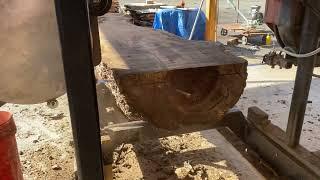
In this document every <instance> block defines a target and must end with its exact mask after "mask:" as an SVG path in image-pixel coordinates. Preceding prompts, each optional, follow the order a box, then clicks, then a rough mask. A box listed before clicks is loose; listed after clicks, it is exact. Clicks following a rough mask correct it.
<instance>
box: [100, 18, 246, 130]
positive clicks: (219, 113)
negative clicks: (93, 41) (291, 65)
mask: <svg viewBox="0 0 320 180" xmlns="http://www.w3.org/2000/svg"><path fill="white" fill-rule="evenodd" d="M100 34H101V35H100V39H101V49H102V61H103V62H104V63H106V64H107V66H108V67H109V68H110V69H111V70H112V72H113V75H114V78H115V80H116V83H117V85H118V87H119V89H120V92H121V93H122V94H123V95H124V96H125V97H126V100H127V102H128V104H129V106H131V107H133V108H134V109H135V110H136V111H137V112H139V113H141V114H142V115H143V116H144V117H145V119H146V120H148V121H150V122H152V123H154V124H155V125H156V126H158V127H162V128H170V129H174V128H177V127H178V126H179V124H180V123H182V124H185V123H201V122H212V123H217V122H219V121H220V120H221V119H222V118H223V116H224V114H225V113H226V112H227V111H228V109H229V108H231V107H233V106H234V105H235V103H236V102H237V101H238V100H239V98H240V95H241V94H242V92H243V89H244V87H245V84H246V77H247V73H246V67H247V61H245V60H243V59H241V58H238V57H235V56H233V55H231V54H229V53H227V52H225V50H224V49H223V47H221V46H219V45H217V44H215V43H213V42H205V41H187V40H183V39H181V38H179V37H177V36H175V35H172V34H169V33H166V32H163V31H155V30H153V29H151V28H145V27H138V26H135V25H132V24H130V22H129V21H128V19H127V18H125V17H123V16H121V15H106V16H105V21H104V22H102V23H101V24H100Z"/></svg>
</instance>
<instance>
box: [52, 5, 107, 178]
mask: <svg viewBox="0 0 320 180" xmlns="http://www.w3.org/2000/svg"><path fill="white" fill-rule="evenodd" d="M55 5H56V13H57V20H58V25H59V33H60V42H61V49H62V56H63V65H64V73H65V81H66V87H67V94H68V101H69V109H70V116H71V123H72V131H73V138H74V144H75V155H76V161H77V172H78V179H80V180H92V179H94V180H99V179H101V180H102V179H103V166H102V158H101V157H102V155H101V144H100V127H99V117H98V107H97V96H96V88H95V78H94V72H93V64H92V52H91V49H92V45H91V37H90V23H89V17H88V4H87V1H86V0H78V1H73V0H55Z"/></svg>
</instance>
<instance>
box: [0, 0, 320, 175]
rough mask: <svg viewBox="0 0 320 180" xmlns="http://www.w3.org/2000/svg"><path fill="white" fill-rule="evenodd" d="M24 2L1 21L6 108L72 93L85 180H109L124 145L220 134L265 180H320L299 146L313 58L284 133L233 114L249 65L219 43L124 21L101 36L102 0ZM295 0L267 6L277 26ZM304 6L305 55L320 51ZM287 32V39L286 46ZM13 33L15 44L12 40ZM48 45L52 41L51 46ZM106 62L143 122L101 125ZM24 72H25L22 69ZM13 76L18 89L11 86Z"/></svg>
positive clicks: (306, 61) (300, 76) (311, 9)
mask: <svg viewBox="0 0 320 180" xmlns="http://www.w3.org/2000/svg"><path fill="white" fill-rule="evenodd" d="M18 2H19V0H16V3H12V4H9V5H10V6H8V7H9V8H10V9H15V8H17V9H16V11H5V10H3V11H0V15H1V16H0V19H2V18H5V17H6V18H7V19H6V21H8V22H9V23H8V24H6V25H5V26H0V27H1V28H0V30H1V32H4V33H2V34H1V35H0V40H1V41H0V43H1V45H2V46H1V47H5V48H6V49H5V51H3V52H5V53H1V54H0V57H1V58H2V59H10V63H7V64H5V65H4V66H1V67H0V68H6V70H4V69H3V70H2V69H1V72H4V71H5V72H6V74H5V75H3V76H0V83H1V84H5V86H4V87H1V89H0V94H1V96H0V101H3V102H11V103H22V104H26V103H40V102H45V101H49V102H52V99H54V98H56V97H58V96H60V95H61V94H63V93H64V92H65V90H66V91H67V94H68V101H69V108H70V114H71V121H72V129H73V136H74V142H75V152H76V161H77V175H78V178H79V179H90V180H91V179H103V178H104V177H105V176H108V174H104V171H103V167H104V164H108V163H110V161H111V159H112V155H111V154H112V150H113V148H114V147H115V146H116V145H119V144H121V143H125V142H133V141H143V140H145V139H154V138H159V137H166V136H169V135H177V134H182V133H187V132H194V131H201V130H206V129H213V128H216V129H218V131H219V133H220V134H222V135H223V136H224V137H225V138H226V139H227V140H228V141H229V142H230V143H231V144H232V145H233V147H234V148H236V149H237V150H238V151H239V152H240V153H241V154H242V156H243V157H245V158H246V159H247V161H248V162H250V163H252V166H254V167H255V168H256V169H258V170H259V171H260V170H261V174H262V175H265V174H268V172H269V171H271V172H272V173H269V174H272V176H273V177H276V178H277V177H285V178H291V179H320V163H319V162H320V161H319V160H318V159H319V158H318V157H317V156H316V155H315V154H313V153H311V152H309V151H307V150H306V149H305V148H303V147H302V146H300V145H299V139H300V134H301V129H302V123H303V120H304V113H305V108H306V104H307V99H308V92H309V89H310V83H311V78H312V72H313V66H314V60H315V56H310V57H299V58H298V59H297V62H298V63H297V65H298V73H297V78H296V85H295V89H294V92H293V99H292V105H291V111H290V116H289V120H288V128H287V130H286V132H284V131H283V130H281V129H280V128H278V127H276V126H274V125H273V124H272V123H271V122H270V120H269V118H268V114H266V113H265V112H263V111H262V110H260V109H259V108H258V107H251V108H249V110H248V116H247V117H245V116H244V115H243V114H242V112H241V111H239V110H237V109H234V108H233V106H234V105H235V103H236V102H237V101H238V100H239V98H240V96H241V94H242V92H243V89H244V87H245V81H246V76H247V73H246V66H247V62H246V61H245V60H243V59H241V58H238V57H235V56H233V55H230V54H229V53H227V52H225V50H224V49H223V47H221V46H219V45H218V44H216V43H214V42H196V41H186V40H181V39H179V38H177V37H175V36H173V35H171V34H168V33H165V32H160V31H154V30H152V29H148V28H143V27H137V26H134V25H132V24H130V23H129V22H128V21H127V20H126V18H125V17H122V16H121V15H109V14H107V15H105V16H103V22H101V23H100V24H99V27H100V32H99V31H98V30H97V27H98V21H97V17H96V16H97V15H99V16H100V15H101V14H103V13H104V12H105V11H106V9H108V8H107V7H109V5H110V4H109V3H110V1H109V3H108V2H107V1H101V2H100V3H101V4H100V5H101V7H99V2H96V1H94V2H95V3H97V4H96V5H94V6H92V4H90V3H93V2H90V3H89V4H90V5H89V7H90V8H88V1H87V0H79V1H77V2H76V3H75V2H73V1H71V0H70V1H67V0H55V1H49V0H47V1H40V0H33V3H30V4H37V5H38V6H32V7H31V6H17V4H19V3H18ZM53 2H54V3H53ZM292 2H295V3H297V1H290V2H289V1H287V0H283V1H278V0H274V1H271V0H270V1H268V3H270V4H269V7H270V6H274V7H275V9H278V11H276V12H274V13H276V15H275V16H273V17H274V19H276V18H280V19H281V18H286V17H287V16H278V15H279V14H278V13H279V12H281V13H283V14H290V15H292V13H294V12H295V11H294V9H295V8H294V7H296V6H294V5H296V4H294V5H292ZM272 3H273V4H272ZM277 3H278V4H277ZM15 5H16V6H15ZM290 5H292V6H290ZM299 5H301V6H299V8H304V10H303V11H302V14H303V16H302V17H301V20H300V21H298V23H295V24H299V25H300V28H301V34H300V36H299V37H300V39H299V41H298V42H299V43H298V44H299V45H298V46H296V47H298V48H297V49H296V50H292V51H295V53H298V52H299V53H305V52H309V51H313V50H314V49H316V48H317V47H318V38H319V32H320V31H319V28H320V26H319V22H320V21H319V16H318V12H319V10H320V3H319V2H318V1H316V0H305V1H299ZM3 7H4V9H6V8H8V7H5V6H3ZM3 7H0V10H2V9H1V8H3ZM34 7H37V8H34ZM216 7H217V1H216V0H209V3H208V7H207V10H208V12H209V13H207V14H208V16H209V18H208V21H209V22H208V23H207V27H208V28H207V31H209V32H207V36H206V37H207V38H208V39H212V40H214V39H215V35H214V34H215V33H216V27H215V26H214V24H215V23H214V22H213V21H215V20H212V18H214V17H216V11H215V10H216ZM280 7H281V8H280ZM288 9H289V10H292V11H286V10H288ZM21 11H23V12H28V13H30V14H31V16H30V17H29V16H26V17H21V18H22V20H21V21H19V22H17V21H10V18H12V19H14V18H16V16H15V15H14V13H16V14H18V13H20V12H21ZM96 11H97V12H96ZM32 17H36V18H32ZM37 17H41V18H44V17H45V18H47V19H48V21H43V19H41V20H39V19H37ZM311 17H318V18H317V19H312V18H311ZM8 18H9V20H8ZM12 19H11V20H12ZM214 19H215V18H214ZM3 21H4V20H3ZM33 27H37V28H36V29H34V28H33ZM279 27H281V26H280V25H279ZM295 27H296V26H295ZM48 29H49V30H50V31H48ZM278 29H281V28H278ZM283 29H285V28H283ZM283 29H281V31H280V36H281V39H282V41H284V40H283V39H284V38H286V35H285V31H282V30H283ZM287 30H290V28H289V29H287ZM11 33H15V37H16V38H17V40H16V39H15V38H8V37H10V35H12V34H11ZM99 33H100V38H98V37H99ZM35 36H36V37H38V38H39V41H34V40H30V42H34V43H32V44H30V43H29V44H28V46H26V45H25V44H23V43H22V42H24V41H23V40H25V39H23V37H26V38H27V37H30V38H31V37H35ZM44 39H45V41H44ZM19 40H20V41H19ZM49 40H51V41H52V42H54V43H51V44H50V43H48V42H47V41H49ZM99 41H101V42H99ZM99 43H101V51H100V48H99ZM285 46H286V45H284V48H285ZM13 47H15V49H14V48H13ZM35 47H37V48H35ZM13 49H14V51H13ZM298 49H299V50H298ZM17 50H18V51H17ZM22 50H23V51H22ZM100 54H101V57H102V62H104V63H105V64H106V65H107V66H108V68H110V70H111V71H112V73H113V74H114V78H115V82H116V84H117V86H118V87H119V89H120V92H121V93H122V94H123V95H124V96H126V100H127V103H128V105H129V106H131V107H132V108H133V109H134V110H135V111H137V112H138V113H141V114H142V116H143V117H144V119H143V121H132V122H126V123H121V124H113V125H108V126H105V127H100V126H99V115H98V107H97V106H98V105H97V96H96V84H95V82H96V80H95V76H94V67H93V65H97V64H98V63H99V60H100ZM47 57H50V58H47ZM14 62H16V64H14ZM17 64H18V65H19V66H20V65H21V66H20V67H22V68H23V71H18V70H17V66H16V65H17ZM23 65H24V66H23ZM52 68H54V69H52ZM35 69H37V70H39V71H35ZM8 70H9V71H8ZM20 72H21V73H20ZM63 72H64V75H65V76H63ZM12 77H15V78H16V79H19V81H18V80H17V81H15V82H14V83H12V81H11V79H12ZM17 77H19V78H17ZM65 85H66V87H65ZM25 87H28V88H25ZM49 104H50V103H49ZM259 162H264V163H259ZM265 171H268V172H267V173H265ZM105 173H109V171H105Z"/></svg>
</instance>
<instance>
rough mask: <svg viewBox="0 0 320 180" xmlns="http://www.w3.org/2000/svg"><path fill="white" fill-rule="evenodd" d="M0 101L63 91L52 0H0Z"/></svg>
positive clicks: (49, 96) (47, 97) (43, 98)
mask: <svg viewBox="0 0 320 180" xmlns="http://www.w3.org/2000/svg"><path fill="white" fill-rule="evenodd" d="M0 62H1V65H0V101H3V102H9V103H17V104H30V103H40V102H45V101H48V100H50V99H53V98H56V97H59V96H60V95H62V94H63V93H64V92H65V82H64V72H63V65H62V56H61V49H60V41H59V34H58V26H57V19H56V13H55V6H54V1H53V0H28V1H24V0H0Z"/></svg>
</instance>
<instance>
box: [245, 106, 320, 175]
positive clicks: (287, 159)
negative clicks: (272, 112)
mask: <svg viewBox="0 0 320 180" xmlns="http://www.w3.org/2000/svg"><path fill="white" fill-rule="evenodd" d="M247 121H248V122H247V123H248V133H247V135H246V137H245V142H246V143H247V144H248V145H249V146H251V147H252V148H253V149H255V151H256V152H257V153H258V154H259V155H260V156H261V157H262V158H263V159H264V160H265V161H266V162H267V163H268V164H270V165H271V166H272V167H273V168H274V169H275V170H276V171H277V172H278V173H279V174H280V175H281V176H284V177H287V178H290V179H320V159H319V158H318V157H317V156H315V155H314V154H313V153H311V152H309V151H308V150H307V149H305V148H304V147H302V146H300V145H298V146H297V147H296V148H291V147H289V146H288V145H287V136H286V133H285V132H284V131H283V130H282V129H280V128H279V127H277V126H275V125H273V124H272V123H271V122H270V120H269V119H268V114H266V113H265V112H263V111H262V110H260V109H259V108H257V107H250V108H249V110H248V118H247Z"/></svg>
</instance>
